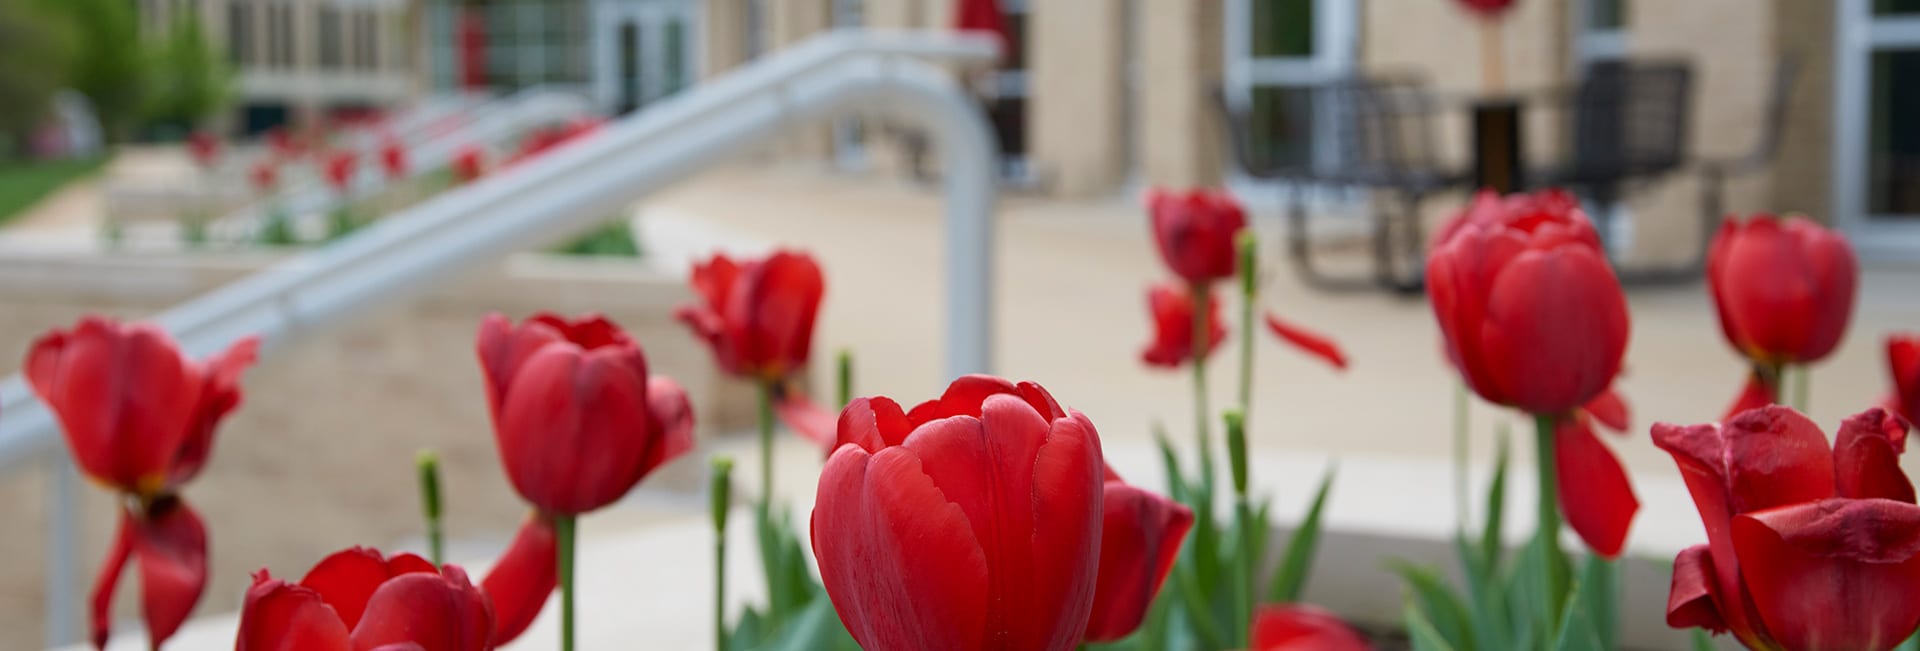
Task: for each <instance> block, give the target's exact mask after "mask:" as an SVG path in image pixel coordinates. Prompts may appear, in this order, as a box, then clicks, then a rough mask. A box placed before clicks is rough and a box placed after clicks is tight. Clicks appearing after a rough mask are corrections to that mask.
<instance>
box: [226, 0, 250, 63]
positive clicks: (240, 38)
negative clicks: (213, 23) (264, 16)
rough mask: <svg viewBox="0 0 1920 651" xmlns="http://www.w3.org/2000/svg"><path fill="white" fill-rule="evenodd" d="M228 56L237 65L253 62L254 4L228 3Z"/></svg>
mask: <svg viewBox="0 0 1920 651" xmlns="http://www.w3.org/2000/svg"><path fill="white" fill-rule="evenodd" d="M227 57H228V59H229V60H230V61H232V62H233V65H235V66H245V65H250V64H252V63H253V5H250V4H247V3H246V2H234V3H233V4H230V5H227Z"/></svg>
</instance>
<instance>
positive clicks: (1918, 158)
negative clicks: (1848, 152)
mask: <svg viewBox="0 0 1920 651" xmlns="http://www.w3.org/2000/svg"><path fill="white" fill-rule="evenodd" d="M1878 8H1879V6H1877V5H1876V6H1875V9H1878ZM1872 56H1873V58H1872V63H1871V64H1870V66H1869V70H1868V73H1867V84H1868V91H1867V92H1868V99H1867V111H1868V115H1869V118H1868V126H1867V197H1866V199H1867V214H1870V215H1874V216H1876V217H1880V218H1885V219H1898V220H1902V221H1920V122H1915V121H1914V120H1913V119H1912V117H1913V116H1915V115H1920V49H1884V50H1876V51H1875V52H1874V53H1873V55H1872Z"/></svg>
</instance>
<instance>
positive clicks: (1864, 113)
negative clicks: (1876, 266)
mask: <svg viewBox="0 0 1920 651" xmlns="http://www.w3.org/2000/svg"><path fill="white" fill-rule="evenodd" d="M1835 11H1836V12H1837V15H1836V16H1835V21H1834V22H1835V23H1836V25H1835V27H1836V29H1837V30H1838V32H1837V33H1836V35H1835V39H1834V43H1835V49H1836V52H1835V53H1834V54H1835V56H1834V67H1835V69H1836V70H1835V79H1836V86H1837V87H1836V89H1835V91H1836V92H1835V93H1834V112H1833V125H1834V133H1835V134H1836V135H1837V138H1836V139H1835V142H1834V152H1833V156H1834V160H1833V185H1832V187H1833V193H1834V222H1835V223H1836V224H1838V225H1839V226H1840V227H1841V228H1842V229H1844V230H1845V231H1846V232H1847V234H1848V235H1849V236H1850V239H1852V241H1853V243H1854V245H1855V246H1856V247H1857V248H1859V249H1860V251H1861V253H1862V254H1863V255H1866V256H1870V257H1879V258H1898V259H1904V260H1911V259H1913V256H1914V254H1915V253H1920V122H1915V121H1914V120H1913V116H1915V115H1920V0H1842V1H1841V2H1840V3H1839V4H1838V6H1836V7H1835Z"/></svg>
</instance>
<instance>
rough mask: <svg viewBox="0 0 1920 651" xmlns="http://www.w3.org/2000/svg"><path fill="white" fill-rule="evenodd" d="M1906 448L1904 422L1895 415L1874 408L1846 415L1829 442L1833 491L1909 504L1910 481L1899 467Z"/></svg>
mask: <svg viewBox="0 0 1920 651" xmlns="http://www.w3.org/2000/svg"><path fill="white" fill-rule="evenodd" d="M1906 449H1907V423H1906V421H1903V420H1901V419H1900V417H1899V416H1895V415H1893V414H1892V413H1889V412H1887V410H1885V409H1881V408H1879V407H1875V408H1872V409H1869V410H1867V411H1864V412H1861V413H1860V414H1858V415H1855V416H1853V417H1852V418H1848V419H1847V420H1846V422H1843V423H1841V424H1840V433H1839V434H1838V435H1836V436H1835V440H1834V445H1833V466H1834V480H1835V482H1836V485H1835V489H1836V494H1837V495H1839V496H1840V497H1853V498H1867V497H1882V498H1886V499H1890V500H1894V501H1898V502H1906V503H1908V504H1913V503H1914V499H1913V498H1914V495H1913V482H1912V481H1910V480H1908V479H1907V473H1906V472H1904V471H1902V470H1901V469H1900V453H1901V452H1903V451H1905V450H1906Z"/></svg>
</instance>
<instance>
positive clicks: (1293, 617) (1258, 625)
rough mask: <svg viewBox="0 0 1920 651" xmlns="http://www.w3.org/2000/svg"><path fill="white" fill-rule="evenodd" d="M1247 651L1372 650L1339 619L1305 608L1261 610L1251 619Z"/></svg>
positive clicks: (1262, 608)
mask: <svg viewBox="0 0 1920 651" xmlns="http://www.w3.org/2000/svg"><path fill="white" fill-rule="evenodd" d="M1248 637H1249V638H1251V639H1252V641H1253V644H1252V645H1251V649H1249V651H1369V650H1370V649H1372V648H1373V646H1372V645H1370V644H1367V639H1366V638H1364V637H1361V636H1360V633H1359V632H1358V631H1355V630H1353V627H1352V626H1348V625H1347V623H1346V622H1345V621H1343V620H1341V619H1340V616H1339V615H1335V614H1333V613H1330V612H1327V611H1326V610H1324V609H1322V608H1319V607H1316V606H1309V605H1307V604H1279V605H1266V606H1261V607H1260V610H1259V612H1257V613H1254V616H1253V631H1252V633H1251V635H1249V636H1248Z"/></svg>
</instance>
